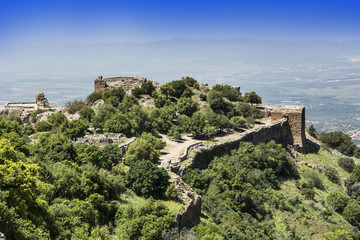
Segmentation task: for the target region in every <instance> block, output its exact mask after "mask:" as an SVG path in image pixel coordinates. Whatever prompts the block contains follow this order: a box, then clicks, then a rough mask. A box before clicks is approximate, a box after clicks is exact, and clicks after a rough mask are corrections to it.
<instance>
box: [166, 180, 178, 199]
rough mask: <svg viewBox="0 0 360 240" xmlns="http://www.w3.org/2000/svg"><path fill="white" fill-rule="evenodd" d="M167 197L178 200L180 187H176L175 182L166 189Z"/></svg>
mask: <svg viewBox="0 0 360 240" xmlns="http://www.w3.org/2000/svg"><path fill="white" fill-rule="evenodd" d="M165 197H166V198H168V199H171V200H177V199H178V197H179V189H177V188H176V187H175V184H173V183H172V184H170V185H169V186H168V187H167V189H166V191H165Z"/></svg>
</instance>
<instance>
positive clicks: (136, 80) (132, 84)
mask: <svg viewBox="0 0 360 240" xmlns="http://www.w3.org/2000/svg"><path fill="white" fill-rule="evenodd" d="M146 82H152V83H153V85H154V86H155V87H158V86H160V84H159V83H157V82H154V81H152V80H150V79H147V78H144V77H138V76H136V77H113V78H103V77H102V76H99V77H98V78H97V79H95V82H94V87H95V89H94V91H95V92H103V91H106V90H110V89H113V88H117V87H122V88H123V89H124V90H125V91H126V92H129V91H131V90H132V89H134V88H136V87H141V85H142V84H143V83H146Z"/></svg>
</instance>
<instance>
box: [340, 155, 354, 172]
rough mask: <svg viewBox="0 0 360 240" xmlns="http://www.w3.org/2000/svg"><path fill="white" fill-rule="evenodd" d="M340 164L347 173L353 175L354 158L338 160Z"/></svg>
mask: <svg viewBox="0 0 360 240" xmlns="http://www.w3.org/2000/svg"><path fill="white" fill-rule="evenodd" d="M338 164H339V166H340V167H341V168H343V169H344V170H345V171H347V172H349V173H351V172H352V171H353V169H354V167H355V162H354V160H353V159H352V158H347V157H341V158H339V160H338Z"/></svg>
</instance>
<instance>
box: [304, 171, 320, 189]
mask: <svg viewBox="0 0 360 240" xmlns="http://www.w3.org/2000/svg"><path fill="white" fill-rule="evenodd" d="M303 176H304V178H305V187H309V188H314V187H315V188H318V189H324V186H323V184H322V180H321V177H320V176H319V173H317V172H316V171H315V170H312V169H307V170H306V171H305V172H304V173H303Z"/></svg>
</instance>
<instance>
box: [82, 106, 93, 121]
mask: <svg viewBox="0 0 360 240" xmlns="http://www.w3.org/2000/svg"><path fill="white" fill-rule="evenodd" d="M79 114H80V116H81V118H82V119H84V120H86V121H88V122H91V120H92V118H93V117H94V116H95V112H94V110H93V109H92V108H91V107H85V108H83V109H81V110H80V112H79Z"/></svg>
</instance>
